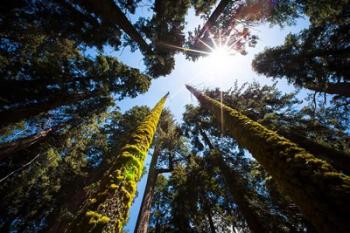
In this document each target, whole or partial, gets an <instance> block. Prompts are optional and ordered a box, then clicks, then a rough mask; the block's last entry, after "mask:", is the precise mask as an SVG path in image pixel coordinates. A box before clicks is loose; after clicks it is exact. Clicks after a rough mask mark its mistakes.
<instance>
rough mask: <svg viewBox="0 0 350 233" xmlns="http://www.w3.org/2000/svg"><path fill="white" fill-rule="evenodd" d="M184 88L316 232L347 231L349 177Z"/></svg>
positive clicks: (204, 96)
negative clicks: (219, 123) (290, 200)
mask: <svg viewBox="0 0 350 233" xmlns="http://www.w3.org/2000/svg"><path fill="white" fill-rule="evenodd" d="M187 89H188V90H190V91H191V93H192V94H194V95H195V96H196V98H197V99H198V100H199V102H200V103H201V106H202V107H204V108H207V109H208V110H209V111H210V112H211V113H212V114H213V115H214V116H215V118H216V119H217V121H218V122H221V123H223V124H224V132H223V133H225V134H227V135H230V136H232V137H234V138H235V139H236V140H237V142H238V143H239V144H240V145H241V146H243V147H245V148H247V149H248V150H249V151H250V152H251V153H252V155H253V156H254V157H255V158H256V159H257V161H258V162H259V163H260V164H261V165H262V166H263V167H264V168H265V169H266V171H267V172H268V173H269V174H271V175H272V177H273V179H274V180H275V181H276V183H277V185H278V186H279V188H280V189H281V191H283V192H284V193H286V194H288V195H289V196H290V197H291V199H292V200H293V201H294V202H295V203H296V204H297V205H298V206H299V207H300V209H301V211H302V212H303V213H304V215H305V217H306V218H308V219H309V220H310V222H312V223H313V224H314V226H315V227H316V228H317V230H318V231H319V232H321V233H322V232H324V233H330V232H337V233H346V232H350V224H349V216H350V206H349V202H350V177H349V176H346V175H344V174H342V173H340V172H338V171H337V170H336V169H334V168H333V167H332V166H331V165H330V164H328V163H327V162H325V161H323V160H320V159H317V158H316V157H315V156H314V155H312V154H310V153H308V152H306V151H305V150H304V149H302V148H300V147H299V146H297V145H296V144H294V143H292V142H291V141H289V140H288V139H285V138H283V137H281V136H279V135H278V134H277V133H275V132H273V131H271V130H268V129H267V128H265V127H264V126H262V125H260V124H259V123H257V122H255V121H253V120H251V119H249V118H248V117H246V116H245V115H243V114H241V113H240V112H238V111H237V110H234V109H232V108H229V107H227V106H226V105H224V104H222V103H220V102H218V101H216V100H213V99H211V98H209V97H208V96H206V95H203V94H201V93H200V92H199V91H197V90H196V89H194V88H193V87H191V86H188V85H187Z"/></svg>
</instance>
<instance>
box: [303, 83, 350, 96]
mask: <svg viewBox="0 0 350 233" xmlns="http://www.w3.org/2000/svg"><path fill="white" fill-rule="evenodd" d="M303 86H304V87H305V88H307V89H310V90H313V91H316V92H325V93H327V94H332V95H340V96H344V97H350V83H347V82H342V83H326V84H316V83H305V84H303Z"/></svg>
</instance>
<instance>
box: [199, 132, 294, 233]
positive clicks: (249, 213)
mask: <svg viewBox="0 0 350 233" xmlns="http://www.w3.org/2000/svg"><path fill="white" fill-rule="evenodd" d="M199 130H200V134H201V135H202V137H203V139H204V141H205V142H206V144H207V145H208V146H209V148H210V150H211V151H212V152H215V151H216V153H214V154H213V155H212V156H211V159H212V160H213V162H214V164H215V165H217V166H218V167H219V169H220V171H221V173H222V175H223V177H224V181H225V183H226V187H228V189H229V191H230V194H231V196H232V198H233V199H234V201H235V202H236V203H237V205H238V208H239V210H240V211H241V213H242V215H243V216H244V218H245V220H246V221H247V223H248V226H249V229H250V230H251V231H253V232H254V233H264V232H266V233H268V232H271V228H269V227H266V226H268V224H266V220H270V219H273V222H274V223H276V222H278V223H279V224H275V226H273V227H274V228H273V231H274V232H280V233H282V232H286V229H285V227H284V225H285V224H284V223H283V222H282V221H281V219H277V217H275V216H272V215H271V214H270V213H269V212H268V209H269V208H268V207H267V206H265V205H264V204H263V203H259V204H260V205H261V207H260V208H257V207H256V206H253V205H251V204H250V200H249V198H248V197H249V196H252V193H251V190H249V189H248V186H249V185H248V184H247V182H246V181H245V180H244V178H243V177H242V176H241V174H239V173H238V172H235V171H234V170H233V169H230V168H229V167H228V166H227V165H226V163H225V161H224V159H223V157H222V155H221V154H219V151H218V150H217V149H215V148H214V146H213V144H212V143H211V141H210V139H209V137H208V135H207V134H206V132H205V131H204V130H203V129H202V128H201V127H200V128H199ZM258 209H260V210H261V209H262V211H263V213H258ZM288 227H290V226H288Z"/></svg>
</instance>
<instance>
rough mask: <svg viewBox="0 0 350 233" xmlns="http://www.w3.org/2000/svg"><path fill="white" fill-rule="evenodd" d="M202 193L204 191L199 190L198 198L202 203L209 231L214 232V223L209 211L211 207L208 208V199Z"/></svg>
mask: <svg viewBox="0 0 350 233" xmlns="http://www.w3.org/2000/svg"><path fill="white" fill-rule="evenodd" d="M203 193H204V191H203V190H201V191H200V193H199V198H200V201H201V203H202V206H203V210H204V212H205V215H207V217H208V222H209V228H210V232H211V233H216V230H215V224H214V221H213V216H212V213H211V208H210V206H209V204H208V199H207V198H206V197H205V196H204V194H203Z"/></svg>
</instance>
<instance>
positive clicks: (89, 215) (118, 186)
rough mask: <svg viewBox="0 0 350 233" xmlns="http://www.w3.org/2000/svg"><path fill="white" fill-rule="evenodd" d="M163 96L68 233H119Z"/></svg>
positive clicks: (122, 151) (160, 110)
mask: <svg viewBox="0 0 350 233" xmlns="http://www.w3.org/2000/svg"><path fill="white" fill-rule="evenodd" d="M167 96H168V94H167V95H166V96H164V97H163V98H162V99H161V100H160V101H159V102H158V103H157V105H156V106H155V107H154V108H153V110H152V111H151V113H150V114H149V115H148V116H147V117H146V119H145V120H144V121H143V122H142V123H141V124H140V125H139V126H138V127H137V128H136V130H135V131H134V133H133V134H132V135H131V137H130V140H129V143H128V144H126V145H125V146H124V147H123V148H122V149H121V150H120V152H119V155H118V156H117V157H116V158H115V160H114V161H113V162H112V166H111V167H110V169H108V170H107V172H106V173H105V174H104V176H103V177H102V179H101V182H100V183H99V185H98V187H97V190H96V192H94V193H91V194H90V195H89V197H88V198H87V200H86V201H85V202H84V203H83V205H82V206H81V210H80V211H79V212H80V213H79V214H77V216H75V218H74V220H73V221H72V222H71V223H70V224H67V226H66V228H67V229H66V231H65V232H67V233H68V232H69V233H92V232H93V233H100V232H116V233H120V232H121V231H122V227H123V225H124V224H125V222H126V220H127V217H128V212H129V208H130V206H131V203H132V200H133V198H134V196H135V194H136V182H137V181H138V180H139V179H140V177H141V175H142V170H143V163H144V161H145V158H146V154H147V151H148V149H149V147H150V145H151V143H152V140H153V136H154V133H155V131H156V128H157V125H158V121H159V118H160V114H161V113H162V110H163V107H164V104H165V101H166V98H167Z"/></svg>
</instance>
